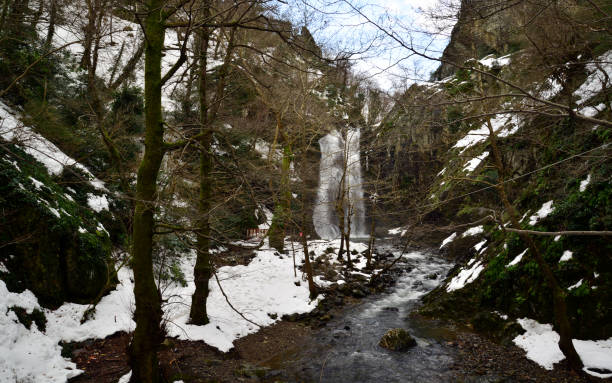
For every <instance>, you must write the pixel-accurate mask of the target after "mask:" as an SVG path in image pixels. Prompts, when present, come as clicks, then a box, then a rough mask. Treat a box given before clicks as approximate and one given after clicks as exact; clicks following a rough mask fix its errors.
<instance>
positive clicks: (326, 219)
mask: <svg viewBox="0 0 612 383" xmlns="http://www.w3.org/2000/svg"><path fill="white" fill-rule="evenodd" d="M360 135H361V133H360V130H359V129H348V131H347V137H346V140H345V139H344V138H343V137H342V135H341V134H340V133H339V132H338V131H337V130H334V131H332V132H331V133H329V134H327V135H325V136H324V137H323V138H321V139H320V140H319V146H320V147H321V164H320V167H319V189H318V191H317V203H316V205H315V208H314V211H313V223H314V227H315V231H316V232H317V234H318V235H319V237H321V238H323V239H335V238H338V237H340V229H339V228H338V222H339V221H338V220H339V217H338V216H337V214H336V201H337V198H338V195H339V194H340V185H341V183H342V176H343V174H344V175H345V177H344V179H345V181H344V193H343V194H344V195H345V196H346V198H347V199H346V203H345V215H346V216H345V217H344V218H345V222H347V221H348V218H349V216H348V215H349V214H350V221H351V237H357V238H358V237H365V236H366V235H367V234H366V231H365V204H364V201H363V185H362V182H363V181H362V179H361V164H360V154H359V138H360ZM345 172H346V173H345Z"/></svg>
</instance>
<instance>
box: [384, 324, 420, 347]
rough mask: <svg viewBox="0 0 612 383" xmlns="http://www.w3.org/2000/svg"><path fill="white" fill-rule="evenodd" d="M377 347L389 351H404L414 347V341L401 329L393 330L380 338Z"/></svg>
mask: <svg viewBox="0 0 612 383" xmlns="http://www.w3.org/2000/svg"><path fill="white" fill-rule="evenodd" d="M378 345H379V346H380V347H383V348H386V349H388V350H391V351H406V350H408V349H409V348H410V347H414V346H416V340H414V338H413V337H412V336H410V334H408V331H406V330H404V329H403V328H394V329H391V330H389V331H387V332H386V333H385V335H383V336H382V338H381V339H380V342H379V343H378Z"/></svg>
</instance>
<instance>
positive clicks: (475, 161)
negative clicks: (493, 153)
mask: <svg viewBox="0 0 612 383" xmlns="http://www.w3.org/2000/svg"><path fill="white" fill-rule="evenodd" d="M488 156H489V152H484V153H482V154H481V155H479V156H478V157H476V158H472V159H471V160H469V161H468V162H467V164H465V167H464V168H463V171H465V172H468V173H471V172H473V171H474V170H475V169H476V168H477V167H478V165H480V163H481V162H482V160H484V159H485V158H487V157H488Z"/></svg>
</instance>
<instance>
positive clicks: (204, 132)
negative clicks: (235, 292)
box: [189, 3, 235, 325]
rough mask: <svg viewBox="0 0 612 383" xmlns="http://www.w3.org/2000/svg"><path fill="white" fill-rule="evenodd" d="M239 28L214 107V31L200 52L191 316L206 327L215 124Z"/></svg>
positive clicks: (207, 8) (204, 38)
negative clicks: (210, 92)
mask: <svg viewBox="0 0 612 383" xmlns="http://www.w3.org/2000/svg"><path fill="white" fill-rule="evenodd" d="M203 16H204V18H205V19H206V18H208V17H210V4H209V3H205V5H204V6H203ZM234 34H235V28H232V30H231V33H230V37H229V41H228V45H227V50H226V54H225V59H224V61H223V65H222V66H221V69H220V73H219V79H218V81H217V87H216V90H215V96H214V99H213V101H212V104H211V105H212V107H209V104H208V98H207V92H206V89H207V79H206V67H207V60H208V46H209V44H210V35H211V30H210V29H209V28H203V29H202V34H201V36H200V38H201V42H200V43H201V48H200V85H199V98H200V134H201V137H200V140H199V143H200V196H199V204H198V209H199V221H198V226H199V228H198V231H197V233H196V236H197V258H196V264H195V267H194V269H193V274H194V283H195V291H194V292H193V295H192V297H191V311H190V313H189V316H190V319H191V322H192V323H193V324H197V325H205V324H207V323H208V322H209V320H208V313H207V312H206V304H207V300H208V292H209V290H208V281H209V279H210V277H211V275H212V271H213V265H212V261H211V259H210V220H209V216H210V199H211V196H212V188H213V184H212V181H213V179H212V170H213V161H212V160H213V159H212V142H213V131H212V124H213V122H214V121H215V120H216V119H217V113H218V111H219V108H220V107H221V100H223V97H224V92H225V79H226V77H227V75H228V73H229V65H230V59H231V56H232V52H233V49H234Z"/></svg>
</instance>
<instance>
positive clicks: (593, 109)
mask: <svg viewBox="0 0 612 383" xmlns="http://www.w3.org/2000/svg"><path fill="white" fill-rule="evenodd" d="M604 109H606V104H604V103H601V104H598V105H595V106H585V107H582V108H580V109H574V111H575V112H578V113H580V114H582V115H583V116H586V117H595V116H597V115H598V114H599V113H601V112H603V111H604Z"/></svg>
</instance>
